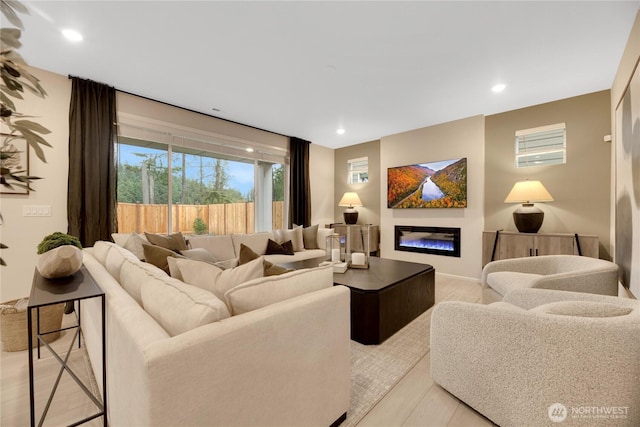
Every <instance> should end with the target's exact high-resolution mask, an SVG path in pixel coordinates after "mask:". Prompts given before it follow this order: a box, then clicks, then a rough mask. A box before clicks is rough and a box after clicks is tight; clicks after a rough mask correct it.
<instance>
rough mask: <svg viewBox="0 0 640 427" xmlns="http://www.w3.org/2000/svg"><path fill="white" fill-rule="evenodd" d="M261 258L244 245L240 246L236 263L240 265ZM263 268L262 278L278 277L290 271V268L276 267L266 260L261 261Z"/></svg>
mask: <svg viewBox="0 0 640 427" xmlns="http://www.w3.org/2000/svg"><path fill="white" fill-rule="evenodd" d="M261 256H262V255H258V254H257V253H255V252H253V251H252V250H251V249H250V248H249V247H247V246H245V245H240V256H239V257H238V263H239V264H240V265H242V264H246V263H248V262H250V261H253V260H254V259H257V258H259V257H261ZM269 256H273V255H269ZM279 256H284V257H288V256H289V255H279ZM288 261H290V260H288ZM263 267H264V276H278V275H280V274H284V273H287V272H289V271H292V270H291V269H290V268H285V267H282V266H280V265H276V264H274V263H272V262H270V261H267V260H264V261H263Z"/></svg>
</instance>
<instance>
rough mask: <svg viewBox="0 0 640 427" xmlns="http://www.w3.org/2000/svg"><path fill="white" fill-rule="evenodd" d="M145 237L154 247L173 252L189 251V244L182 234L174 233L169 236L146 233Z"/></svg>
mask: <svg viewBox="0 0 640 427" xmlns="http://www.w3.org/2000/svg"><path fill="white" fill-rule="evenodd" d="M144 235H145V237H146V238H147V240H148V241H149V243H151V244H152V245H156V246H161V247H163V248H166V249H170V250H172V251H184V250H187V249H188V248H187V242H185V240H184V236H183V235H182V233H180V232H178V233H173V234H169V235H168V236H163V235H161V234H153V233H147V232H145V233H144Z"/></svg>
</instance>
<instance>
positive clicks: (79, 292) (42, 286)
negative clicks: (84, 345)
mask: <svg viewBox="0 0 640 427" xmlns="http://www.w3.org/2000/svg"><path fill="white" fill-rule="evenodd" d="M97 297H99V298H101V302H102V392H103V396H102V402H100V400H98V399H97V398H96V397H95V396H94V395H93V393H92V392H91V391H90V390H89V389H88V388H87V386H86V385H84V384H83V383H82V381H81V380H80V379H79V378H78V376H77V375H76V374H75V373H74V372H73V371H72V370H71V368H70V367H69V365H67V361H68V360H69V356H70V355H71V349H72V348H73V346H74V344H75V342H76V339H77V340H78V348H80V346H81V335H80V333H81V330H82V326H81V325H82V322H81V320H82V319H81V314H80V313H81V310H80V304H81V301H82V300H84V299H88V298H97ZM66 302H77V303H78V304H77V307H76V313H77V320H78V322H77V324H76V325H73V326H70V327H67V328H62V329H59V330H54V331H46V332H43V333H41V331H40V307H44V306H47V305H52V304H60V303H66ZM34 309H35V310H37V313H38V322H37V325H36V328H37V329H36V331H37V334H36V337H37V340H38V359H40V344H43V345H44V346H45V347H47V348H48V349H49V351H50V352H51V354H52V355H53V357H54V358H55V359H56V360H57V361H58V363H60V372H58V377H57V378H56V381H55V383H54V385H53V389H52V390H51V394H50V395H49V400H48V401H47V404H46V406H45V408H44V412H43V413H42V417H41V418H40V421H39V422H38V426H41V425H42V423H43V422H44V419H45V417H46V416H47V412H48V410H49V406H50V405H51V401H52V400H53V396H54V395H55V393H56V390H57V388H58V384H59V383H60V378H61V377H62V373H63V372H64V371H65V370H66V371H67V372H68V373H69V375H70V376H71V378H73V380H74V381H75V382H76V383H77V384H78V386H80V388H81V389H82V391H84V392H85V394H86V395H87V396H89V398H90V399H91V400H92V401H93V403H94V404H95V405H96V406H97V408H98V409H99V412H98V413H96V414H94V415H91V416H89V417H87V418H84V419H82V420H80V421H78V422H76V423H73V424H72V425H74V426H75V425H79V424H82V423H85V422H87V421H90V420H92V419H94V418H98V417H100V416H102V417H103V419H104V425H105V426H106V425H107V368H106V366H107V364H106V361H107V360H106V337H105V323H106V322H105V294H104V291H103V290H102V289H100V287H99V286H98V284H97V283H96V282H95V280H94V279H93V277H92V276H91V274H90V273H89V271H88V270H87V269H86V268H85V267H84V266H82V268H81V269H80V270H79V271H77V272H76V273H75V274H74V275H72V276H69V277H64V278H60V279H45V278H44V277H42V276H41V275H40V273H39V272H38V269H36V270H35V273H34V275H33V283H32V285H31V296H30V297H29V304H28V307H27V324H28V333H29V344H28V345H29V400H30V414H31V426H35V425H36V416H35V390H34V373H33V319H32V314H33V310H34ZM68 329H75V335H74V336H73V339H72V340H71V344H70V345H69V348H68V350H67V354H66V356H65V357H64V359H62V358H61V357H60V356H59V355H58V354H57V353H56V352H55V350H53V348H52V347H51V346H50V345H49V343H48V342H46V341H45V340H44V339H43V336H44V335H47V334H50V333H53V332H58V331H64V330H68Z"/></svg>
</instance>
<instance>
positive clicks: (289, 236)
mask: <svg viewBox="0 0 640 427" xmlns="http://www.w3.org/2000/svg"><path fill="white" fill-rule="evenodd" d="M277 235H278V236H279V240H278V242H279V243H282V242H286V241H287V240H291V243H292V244H293V251H294V252H302V251H304V239H303V237H302V228H300V227H298V228H294V229H293V230H284V229H282V230H278V234H277Z"/></svg>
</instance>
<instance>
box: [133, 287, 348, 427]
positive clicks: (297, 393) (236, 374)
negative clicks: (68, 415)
mask: <svg viewBox="0 0 640 427" xmlns="http://www.w3.org/2000/svg"><path fill="white" fill-rule="evenodd" d="M349 307H350V295H349V290H348V289H347V288H345V287H342V286H335V287H331V288H328V289H323V290H320V291H317V292H312V293H309V294H305V295H301V296H299V297H296V298H293V299H290V300H286V301H282V302H280V303H276V304H273V305H269V306H267V307H263V308H261V309H258V310H255V311H252V312H249V313H245V314H242V315H239V316H234V317H232V318H229V319H225V320H223V321H221V322H216V323H213V324H209V325H205V326H202V327H200V328H197V329H194V330H191V331H189V332H186V333H184V334H181V335H178V336H175V337H172V338H170V339H167V340H163V341H161V342H156V343H154V344H153V345H152V346H149V347H148V348H147V349H146V354H147V357H148V371H149V374H148V381H149V393H150V394H151V398H150V401H151V402H152V407H151V408H150V414H149V420H150V423H149V424H150V425H154V426H164V425H166V426H173V425H186V424H185V423H191V424H192V425H193V424H194V423H196V424H197V423H200V424H202V425H211V423H212V421H213V422H215V424H216V425H322V426H325V427H326V426H327V425H330V424H331V423H333V422H334V421H335V420H336V419H337V418H338V417H340V416H341V415H342V414H343V413H345V412H346V411H347V409H348V406H349V397H350V308H349Z"/></svg>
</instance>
